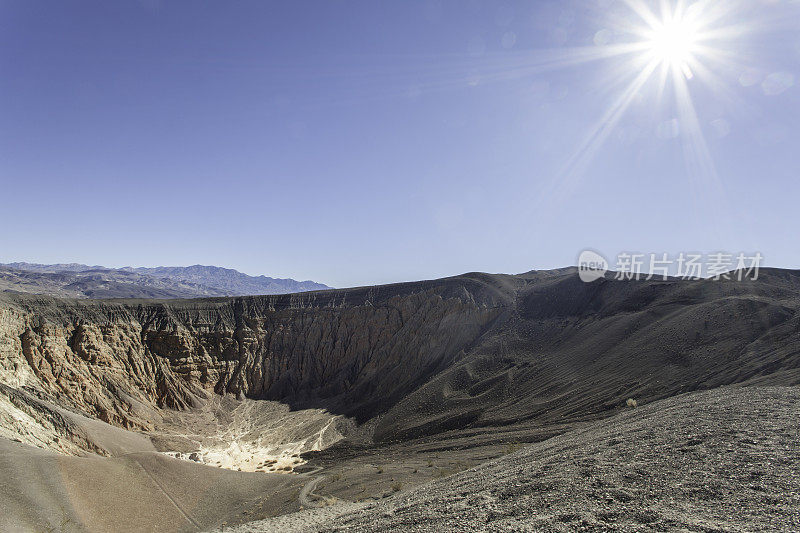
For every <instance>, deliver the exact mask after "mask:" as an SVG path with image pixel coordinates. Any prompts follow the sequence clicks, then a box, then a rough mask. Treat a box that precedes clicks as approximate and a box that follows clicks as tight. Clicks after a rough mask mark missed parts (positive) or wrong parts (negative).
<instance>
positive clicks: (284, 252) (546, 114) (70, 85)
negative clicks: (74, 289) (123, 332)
mask: <svg viewBox="0 0 800 533" xmlns="http://www.w3.org/2000/svg"><path fill="white" fill-rule="evenodd" d="M644 3H645V4H652V3H648V2H644ZM719 4H720V5H721V4H726V5H729V6H730V7H729V11H730V12H729V13H725V14H724V16H722V17H721V18H720V19H719V20H716V19H715V24H717V26H718V27H728V28H735V30H736V31H731V32H729V34H726V35H725V37H724V38H719V39H717V41H715V42H714V43H712V45H711V46H714V47H716V48H717V49H721V50H723V51H724V52H725V53H727V54H729V56H730V57H728V56H725V58H724V60H723V59H722V58H720V57H717V56H715V55H710V56H709V57H703V54H701V53H699V52H698V53H697V54H696V57H695V58H694V59H695V60H696V61H697V62H699V63H700V64H701V65H702V67H703V68H704V69H705V70H704V71H702V72H701V71H699V69H698V72H697V73H696V75H694V76H692V78H691V79H687V80H685V86H686V87H687V88H688V92H689V94H690V95H691V100H692V104H693V106H694V109H695V110H696V127H695V128H693V124H692V123H691V121H687V120H686V117H685V116H683V115H682V114H681V109H680V106H679V105H678V104H677V103H676V102H677V101H678V95H677V90H676V89H675V88H674V87H673V86H672V84H670V83H667V84H666V88H665V89H664V90H659V83H658V76H657V75H655V74H654V76H653V79H651V80H649V81H647V83H644V84H643V85H642V86H641V87H640V88H638V89H637V90H636V91H634V94H632V96H631V98H630V99H629V101H628V102H627V105H626V106H625V109H624V112H622V113H620V114H619V116H618V117H616V118H615V119H614V120H610V119H607V120H604V119H603V117H604V115H607V113H608V110H609V109H612V104H613V103H614V102H615V101H617V99H618V98H619V96H620V94H622V93H624V91H625V89H626V87H629V84H630V83H631V81H632V80H633V79H635V77H636V76H637V75H638V74H639V73H640V72H641V71H642V68H643V66H642V64H641V61H640V60H641V59H642V58H641V57H637V54H636V53H634V54H632V55H630V54H629V56H624V57H613V58H607V59H602V60H592V61H586V62H577V61H574V59H575V58H578V57H583V56H585V55H587V54H588V55H590V56H593V55H597V54H598V51H599V50H600V51H601V50H603V49H604V48H603V47H605V46H609V45H613V44H615V43H621V42H628V41H625V40H626V39H628V40H629V36H627V37H626V34H625V31H624V29H625V25H633V22H632V21H634V19H635V18H636V17H633V16H632V15H633V14H632V13H631V12H629V11H630V10H629V9H628V8H627V7H626V6H625V4H624V3H623V2H622V1H617V0H591V1H574V2H569V1H537V2H497V1H486V2H476V1H452V2H431V1H425V2H412V1H408V2H374V1H351V0H348V1H337V0H330V1H327V0H326V1H296V2H267V1H259V2H236V3H227V2H188V1H186V2H167V1H164V2H159V1H155V0H150V1H140V2H105V1H97V2H89V1H65V2H36V1H29V0H23V1H9V0H3V1H0V186H1V187H2V189H0V190H2V195H3V202H2V208H1V209H2V211H1V212H0V213H2V219H1V220H0V222H1V223H2V229H0V262H8V261H18V260H22V261H35V262H45V263H49V262H72V261H74V262H82V263H89V264H103V265H107V266H125V265H134V266H154V265H188V264H195V263H201V264H215V265H220V266H227V267H232V268H236V269H238V270H241V271H243V272H246V273H249V274H266V275H271V276H280V277H293V278H296V279H314V280H316V281H321V282H324V283H328V284H330V285H333V286H338V287H342V286H351V285H361V284H373V283H384V282H392V281H403V280H413V279H423V278H435V277H440V276H445V275H453V274H458V273H461V272H467V271H474V270H480V271H489V272H522V271H527V270H531V269H534V268H537V269H543V268H554V267H560V266H565V265H569V264H574V263H575V261H576V258H577V255H578V253H579V252H580V251H581V250H582V249H584V248H587V247H589V248H593V249H596V250H599V251H601V252H603V253H605V254H607V255H608V256H613V255H615V254H617V253H618V252H620V251H641V252H670V253H677V252H680V251H703V252H713V251H717V250H726V251H731V252H738V251H760V252H761V253H762V254H764V256H765V259H766V263H767V264H769V265H773V266H781V267H788V268H798V267H800V248H798V247H797V245H796V242H797V234H798V229H800V216H798V212H797V209H798V208H797V201H798V198H800V180H799V179H798V174H799V173H800V156H799V155H798V146H800V145H798V139H799V137H798V132H797V128H798V125H800V31H798V30H800V3H798V2H796V1H789V0H763V1H762V0H750V1H749V2H747V3H742V2H733V1H731V2H726V1H722V2H720V3H719ZM743 6H744V7H743ZM639 55H641V54H639ZM703 72H706V74H708V73H711V74H713V77H712V76H711V75H707V76H703ZM597 125H599V126H601V129H602V128H603V127H604V126H608V127H607V128H606V129H602V131H603V132H604V133H603V134H602V135H598V136H594V137H592V136H591V135H590V134H591V132H592V131H593V127H595V126H597ZM692 133H694V136H692V135H691V134H692ZM698 134H699V135H701V137H698V136H697V135H698ZM587 136H588V137H587ZM601 137H602V138H601ZM587 138H588V139H589V144H588V145H584V146H585V147H588V148H587V149H584V150H581V145H582V144H581V143H582V142H583V141H584V139H587ZM698 138H701V139H702V141H703V143H705V144H704V146H705V148H703V149H702V150H699V149H697V146H696V145H697V142H698V141H697V140H698ZM687 154H688V155H687ZM693 154H694V157H695V159H696V160H695V159H692V157H693ZM698 154H699V155H698ZM687 158H688V159H687ZM709 164H710V165H711V166H709ZM709 169H710V170H709Z"/></svg>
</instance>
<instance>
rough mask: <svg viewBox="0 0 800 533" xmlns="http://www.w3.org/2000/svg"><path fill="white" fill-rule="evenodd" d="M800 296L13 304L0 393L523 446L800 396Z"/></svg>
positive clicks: (452, 296) (478, 282)
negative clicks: (691, 405) (238, 409)
mask: <svg viewBox="0 0 800 533" xmlns="http://www.w3.org/2000/svg"><path fill="white" fill-rule="evenodd" d="M799 292H800V276H798V273H797V272H794V271H767V272H762V277H761V278H760V279H759V280H758V281H755V282H715V281H677V280H675V281H668V282H655V281H653V282H644V281H640V282H621V281H613V280H599V281H597V282H594V283H592V284H586V283H582V282H581V281H579V280H578V278H577V275H576V274H575V272H574V271H573V270H564V271H550V272H532V273H528V274H523V275H519V276H505V275H486V274H468V275H463V276H457V277H454V278H448V279H444V280H437V281H429V282H418V283H406V284H397V285H387V286H381V287H367V288H359V289H348V290H336V291H324V292H314V293H301V294H293V295H279V296H264V297H241V298H232V299H231V298H227V299H226V298H220V299H205V300H177V301H160V302H153V301H146V300H139V301H136V300H107V301H88V300H83V301H81V300H59V299H53V298H47V297H35V296H24V295H16V296H5V297H3V299H2V302H1V303H0V374H1V375H2V379H1V380H0V381H2V382H3V383H5V385H6V386H7V387H9V388H11V389H14V390H17V391H23V392H24V393H25V394H27V395H29V396H33V397H38V398H40V399H43V400H47V401H50V402H52V403H54V404H57V405H60V406H62V407H64V408H66V409H71V410H74V411H76V412H79V413H81V414H84V415H87V416H89V417H93V418H97V419H100V420H103V421H106V422H109V423H111V424H114V425H117V426H121V427H125V428H133V429H142V430H147V429H151V428H152V427H153V425H154V423H155V422H157V421H158V420H159V419H160V417H161V414H160V413H161V410H162V409H165V408H166V409H185V408H187V407H190V406H196V405H200V404H201V403H202V402H203V401H204V399H206V398H208V397H209V396H210V395H212V394H231V395H235V396H237V397H247V398H253V399H270V400H279V401H282V402H284V403H286V404H288V405H290V406H292V407H293V408H305V407H308V408H311V407H314V408H323V409H327V410H329V411H330V412H332V413H335V414H343V415H346V416H348V417H353V418H355V419H356V420H357V421H358V422H359V423H363V422H366V421H367V420H370V419H372V420H373V421H372V422H371V425H370V426H369V427H370V428H371V429H370V435H369V436H370V438H371V439H375V440H376V441H384V442H385V441H397V440H405V439H411V438H418V437H425V436H430V435H438V436H439V437H440V438H442V439H447V438H461V437H463V436H465V435H467V436H469V437H470V438H472V439H478V440H480V439H484V440H486V441H491V440H492V439H495V438H497V436H498V435H499V433H498V429H500V428H502V429H503V431H515V430H517V429H519V430H524V432H528V433H526V435H528V436H527V437H526V436H523V437H520V438H523V439H526V440H527V439H529V438H539V437H535V436H532V435H533V434H532V433H530V431H529V430H531V429H535V428H541V427H545V426H552V425H553V424H556V423H564V422H579V421H584V420H589V419H592V418H598V417H601V416H606V415H607V414H609V413H610V412H613V411H614V410H615V409H617V408H619V406H620V405H621V404H624V402H625V399H626V398H628V397H635V398H637V399H638V400H639V401H643V402H647V401H652V400H655V399H658V398H663V397H667V396H671V395H674V394H677V393H680V392H686V391H691V390H696V389H705V388H713V387H717V386H720V385H725V384H733V383H762V384H764V383H766V384H794V383H798V382H800V314H798V309H800V301H799V300H798V293H799ZM6 396H7V397H8V398H12V396H13V395H11V396H9V395H8V394H6ZM9 401H13V398H12V399H10V400H9ZM16 401H17V403H20V400H16ZM377 415H380V416H377ZM376 416H377V417H376Z"/></svg>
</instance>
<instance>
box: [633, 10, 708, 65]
mask: <svg viewBox="0 0 800 533" xmlns="http://www.w3.org/2000/svg"><path fill="white" fill-rule="evenodd" d="M699 39H700V28H699V27H698V24H697V22H696V21H695V20H692V19H691V18H689V17H688V16H683V17H680V18H673V17H670V18H667V19H666V20H663V21H659V22H658V24H656V25H655V26H654V27H653V28H651V29H650V30H649V31H647V32H646V35H645V41H644V42H645V44H646V45H647V53H648V55H650V57H651V58H652V59H654V60H656V61H658V62H659V63H661V64H662V65H665V66H668V67H670V68H672V69H673V70H674V71H676V72H679V73H682V74H683V75H684V76H686V77H687V78H691V63H692V62H693V61H694V60H695V56H696V54H697V53H698V52H699V45H698V43H699Z"/></svg>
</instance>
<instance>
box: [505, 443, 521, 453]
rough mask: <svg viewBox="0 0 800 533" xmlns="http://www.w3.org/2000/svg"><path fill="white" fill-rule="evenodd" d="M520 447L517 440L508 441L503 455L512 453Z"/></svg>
mask: <svg viewBox="0 0 800 533" xmlns="http://www.w3.org/2000/svg"><path fill="white" fill-rule="evenodd" d="M520 448H522V443H520V442H517V441H513V442H509V443H507V444H506V450H505V455H508V454H509V453H514V452H515V451H517V450H519V449H520Z"/></svg>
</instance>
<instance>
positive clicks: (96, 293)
mask: <svg viewBox="0 0 800 533" xmlns="http://www.w3.org/2000/svg"><path fill="white" fill-rule="evenodd" d="M330 288H331V287H329V286H327V285H324V284H322V283H317V282H314V281H311V280H305V281H297V280H294V279H291V278H272V277H269V276H264V275H260V276H250V275H247V274H244V273H242V272H239V271H237V270H234V269H231V268H224V267H217V266H209V265H192V266H188V267H129V266H128V267H122V268H107V267H103V266H99V265H94V266H90V265H84V264H79V263H58V264H51V265H48V264H40V263H24V262H15V263H6V264H0V292H21V293H32V294H46V295H49V296H55V297H62V298H89V299H99V298H156V299H162V298H167V299H170V298H199V297H209V296H246V295H260V294H286V293H295V292H306V291H313V290H326V289H330Z"/></svg>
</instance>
